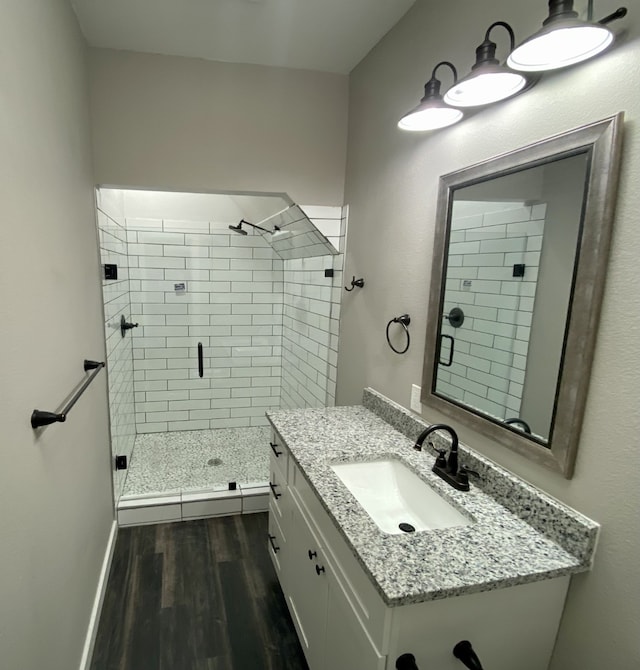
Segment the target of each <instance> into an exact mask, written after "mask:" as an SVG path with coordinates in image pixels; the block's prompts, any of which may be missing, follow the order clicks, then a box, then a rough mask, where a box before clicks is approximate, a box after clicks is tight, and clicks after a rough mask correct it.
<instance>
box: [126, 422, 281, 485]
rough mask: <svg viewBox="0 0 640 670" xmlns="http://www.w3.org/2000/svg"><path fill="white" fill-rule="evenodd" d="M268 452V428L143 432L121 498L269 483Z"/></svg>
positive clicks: (138, 438) (137, 441)
mask: <svg viewBox="0 0 640 670" xmlns="http://www.w3.org/2000/svg"><path fill="white" fill-rule="evenodd" d="M269 453H270V450H269V428H267V427H258V428H222V429H218V430H191V431H181V432H173V433H146V434H143V435H138V436H137V437H136V441H135V445H134V448H133V455H132V458H131V462H130V464H129V469H128V473H127V479H126V481H125V485H124V490H123V493H122V497H123V498H127V497H132V496H135V497H137V496H147V495H148V496H154V495H167V494H170V493H186V492H194V491H221V490H227V489H228V487H229V482H236V483H237V484H238V485H240V486H242V485H244V486H251V485H256V486H257V485H265V484H266V483H267V482H268V481H269Z"/></svg>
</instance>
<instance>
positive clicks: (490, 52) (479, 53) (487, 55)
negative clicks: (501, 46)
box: [471, 21, 516, 71]
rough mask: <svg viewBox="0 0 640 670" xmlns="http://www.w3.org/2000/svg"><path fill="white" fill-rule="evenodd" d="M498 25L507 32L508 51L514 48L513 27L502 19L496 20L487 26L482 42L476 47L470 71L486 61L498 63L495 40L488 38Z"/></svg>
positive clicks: (493, 63)
mask: <svg viewBox="0 0 640 670" xmlns="http://www.w3.org/2000/svg"><path fill="white" fill-rule="evenodd" d="M498 26H502V27H503V28H504V29H505V30H506V31H507V32H508V33H509V39H510V48H509V51H510V52H511V51H513V50H514V48H515V46H516V37H515V35H514V33H513V29H512V28H511V26H510V25H509V24H508V23H505V22H504V21H496V22H495V23H492V24H491V25H490V26H489V27H488V28H487V32H486V33H485V35H484V42H483V43H482V44H481V45H480V46H479V47H478V48H477V49H476V62H475V64H474V65H473V67H472V68H471V70H472V71H473V70H475V69H476V68H478V67H480V66H481V65H486V64H487V63H491V64H492V65H499V63H500V61H499V60H498V59H497V58H496V48H497V46H498V45H497V44H496V43H495V42H492V41H491V39H490V35H491V31H492V30H493V29H494V28H496V27H498Z"/></svg>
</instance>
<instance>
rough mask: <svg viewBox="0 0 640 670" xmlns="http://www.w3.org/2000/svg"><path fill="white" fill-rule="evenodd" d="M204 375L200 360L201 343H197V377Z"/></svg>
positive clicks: (201, 360)
mask: <svg viewBox="0 0 640 670" xmlns="http://www.w3.org/2000/svg"><path fill="white" fill-rule="evenodd" d="M203 374H204V360H203V358H202V342H198V377H202V375H203Z"/></svg>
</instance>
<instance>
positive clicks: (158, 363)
mask: <svg viewBox="0 0 640 670" xmlns="http://www.w3.org/2000/svg"><path fill="white" fill-rule="evenodd" d="M97 217H98V230H99V237H100V252H101V263H102V265H103V266H104V268H105V274H104V275H103V276H104V279H103V298H104V310H105V331H106V338H107V372H108V377H109V397H110V412H111V433H112V450H113V457H114V463H115V462H116V457H125V458H124V460H123V458H119V459H118V463H119V464H120V466H121V467H122V466H123V464H124V463H125V462H126V469H119V470H116V471H115V477H114V495H115V498H116V502H117V505H118V515H119V521H120V523H121V525H127V524H135V523H144V522H145V521H147V520H152V519H153V520H156V521H157V520H159V519H158V514H162V515H163V516H161V520H167V521H168V520H175V519H179V518H191V517H194V516H208V515H212V514H219V513H233V512H241V511H259V510H260V509H266V507H267V503H268V491H269V489H268V480H269V474H268V467H269V466H268V462H269V453H270V449H269V441H270V440H269V429H268V423H267V420H266V417H265V412H267V411H271V410H275V409H279V408H295V407H322V406H326V405H332V404H334V400H335V380H336V370H335V361H336V358H337V356H336V354H337V334H338V319H339V308H340V305H339V300H340V296H341V291H340V287H341V286H342V283H341V282H342V253H341V251H342V244H343V238H344V229H345V225H344V218H343V213H342V208H341V207H308V208H305V207H304V206H298V205H294V204H293V203H292V202H291V201H290V199H289V198H288V197H287V196H284V195H279V194H275V195H270V194H256V195H254V194H210V193H167V192H158V191H140V190H126V189H110V188H99V189H98V191H97ZM241 222H244V223H242V225H240V228H238V226H239V224H241ZM238 232H242V234H238ZM107 266H108V268H109V269H108V272H107ZM328 269H331V270H332V271H333V272H331V273H327V272H325V271H326V270H328ZM107 277H109V278H107ZM123 317H124V320H125V322H127V323H132V324H133V323H136V324H138V326H137V327H136V328H131V329H127V330H122V329H121V322H122V319H123ZM160 507H162V511H160Z"/></svg>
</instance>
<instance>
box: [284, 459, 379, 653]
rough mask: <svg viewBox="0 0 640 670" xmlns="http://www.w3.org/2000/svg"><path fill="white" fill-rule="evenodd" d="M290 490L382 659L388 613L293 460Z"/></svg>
mask: <svg viewBox="0 0 640 670" xmlns="http://www.w3.org/2000/svg"><path fill="white" fill-rule="evenodd" d="M290 488H291V489H295V492H296V494H297V496H298V497H299V498H300V501H301V503H302V505H304V507H305V509H306V512H307V515H308V516H309V517H310V519H312V521H313V523H314V525H315V527H316V531H317V532H318V533H319V535H320V536H321V538H322V540H323V543H324V544H325V546H326V547H327V551H326V554H327V557H328V559H329V560H330V562H331V563H332V565H333V567H334V569H335V571H336V574H337V576H338V578H339V580H340V581H341V582H342V584H343V586H344V593H345V597H346V598H347V599H348V600H349V603H350V604H351V606H352V607H353V610H354V612H356V614H357V615H358V617H359V618H360V620H361V621H362V623H363V625H364V627H365V628H366V630H367V632H368V634H369V636H370V638H371V640H372V641H374V642H375V645H376V647H377V650H378V652H379V653H380V654H382V655H384V654H386V653H387V650H388V647H389V635H390V625H391V614H390V612H391V610H390V609H389V608H387V606H386V605H385V604H384V602H383V601H382V598H381V597H380V596H379V595H378V592H377V591H376V589H375V587H374V586H373V584H372V583H371V580H370V578H369V577H368V576H367V574H366V573H365V572H364V571H363V569H362V566H361V565H360V563H359V562H358V560H357V559H356V557H355V556H354V555H353V552H352V551H351V549H350V548H349V546H348V545H347V543H346V541H345V540H344V538H343V537H342V535H341V534H340V532H339V531H338V529H337V528H336V526H335V524H334V522H333V521H332V520H331V518H330V517H329V515H328V513H327V512H326V510H325V509H324V507H322V504H321V503H320V501H319V500H318V497H317V495H316V494H315V492H314V491H313V489H312V488H311V486H309V484H308V482H307V480H306V479H305V478H304V476H303V475H302V473H301V472H300V469H299V468H298V466H297V465H296V464H295V463H294V462H293V460H291V464H290Z"/></svg>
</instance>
